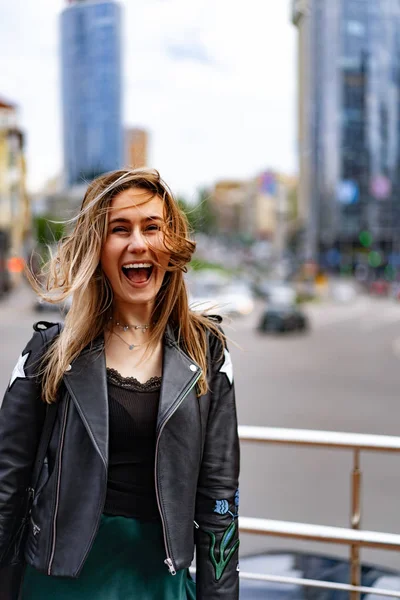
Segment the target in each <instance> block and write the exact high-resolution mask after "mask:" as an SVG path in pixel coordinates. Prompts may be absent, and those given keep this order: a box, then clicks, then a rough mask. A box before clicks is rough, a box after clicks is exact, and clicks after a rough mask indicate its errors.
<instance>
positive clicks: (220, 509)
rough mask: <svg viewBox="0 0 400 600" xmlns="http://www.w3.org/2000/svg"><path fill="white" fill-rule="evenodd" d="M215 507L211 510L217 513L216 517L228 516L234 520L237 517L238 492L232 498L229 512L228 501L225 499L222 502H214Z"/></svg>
mask: <svg viewBox="0 0 400 600" xmlns="http://www.w3.org/2000/svg"><path fill="white" fill-rule="evenodd" d="M214 502H215V505H214V508H213V512H215V513H217V515H226V514H229V515H231V517H233V518H234V519H236V518H237V517H238V516H239V490H237V491H236V493H235V498H234V507H233V508H232V510H230V505H229V501H228V500H226V499H223V500H215V501H214Z"/></svg>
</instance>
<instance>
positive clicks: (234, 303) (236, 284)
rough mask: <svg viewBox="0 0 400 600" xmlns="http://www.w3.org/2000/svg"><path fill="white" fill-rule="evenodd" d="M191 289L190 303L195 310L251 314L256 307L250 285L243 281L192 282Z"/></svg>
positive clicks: (228, 313)
mask: <svg viewBox="0 0 400 600" xmlns="http://www.w3.org/2000/svg"><path fill="white" fill-rule="evenodd" d="M189 291H190V293H189V304H190V307H191V309H192V310H195V311H199V312H210V311H212V312H214V313H218V314H221V315H229V316H244V315H249V314H250V313H251V312H252V311H253V309H254V300H253V295H252V293H251V290H250V287H249V285H247V284H246V283H244V282H241V281H233V282H230V283H227V282H226V281H219V280H209V281H198V282H192V284H191V286H190V287H189Z"/></svg>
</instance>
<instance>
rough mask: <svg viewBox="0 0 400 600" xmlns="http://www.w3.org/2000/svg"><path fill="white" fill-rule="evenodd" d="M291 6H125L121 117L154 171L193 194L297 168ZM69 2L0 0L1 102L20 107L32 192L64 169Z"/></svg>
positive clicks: (181, 0) (259, 0)
mask: <svg viewBox="0 0 400 600" xmlns="http://www.w3.org/2000/svg"><path fill="white" fill-rule="evenodd" d="M289 3H290V2H289V0H284V1H282V0H281V1H280V2H276V0H247V1H246V2H243V1H239V0H191V2H190V3H188V2H187V0H136V1H135V2H133V1H132V0H125V1H122V2H121V4H122V5H123V7H124V31H123V46H124V115H125V122H126V123H127V124H129V125H142V126H146V127H148V128H149V130H150V132H151V166H154V167H156V168H158V169H159V170H160V171H161V173H162V175H163V177H164V178H165V179H166V181H167V182H168V183H170V185H171V187H172V188H173V189H174V190H176V191H179V192H182V191H183V192H186V193H187V194H189V195H190V194H193V193H194V190H195V189H196V187H198V186H200V185H202V184H207V183H211V182H213V181H214V180H216V179H218V178H222V177H235V176H237V177H248V176H252V175H254V174H255V173H257V171H259V170H261V169H263V168H265V167H275V168H279V169H282V170H285V171H293V170H294V169H295V162H296V161H295V154H296V153H295V139H296V131H295V114H296V98H295V94H296V90H295V49H296V46H295V44H296V34H295V31H294V28H293V26H292V25H291V23H290V10H289ZM64 5H65V2H64V1H63V0H35V2H27V1H26V0H13V2H12V3H10V2H9V0H0V14H1V15H2V18H1V23H0V96H1V95H4V96H6V97H9V98H10V99H12V100H14V101H15V102H17V103H18V104H19V106H20V114H21V122H22V125H23V127H24V129H25V131H26V133H27V140H28V145H27V154H28V169H29V183H30V187H31V188H37V187H38V186H40V185H41V184H43V183H44V181H45V180H46V179H47V178H48V177H51V176H53V175H54V174H55V173H57V172H59V171H60V170H61V168H62V133H61V118H60V97H59V61H58V15H59V13H60V11H61V10H62V7H63V6H64Z"/></svg>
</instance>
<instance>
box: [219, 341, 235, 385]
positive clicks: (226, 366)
mask: <svg viewBox="0 0 400 600" xmlns="http://www.w3.org/2000/svg"><path fill="white" fill-rule="evenodd" d="M224 357H225V360H224V363H223V365H222V367H221V368H220V370H219V372H220V373H225V375H226V376H227V378H228V381H229V383H230V384H231V385H232V382H233V365H232V359H231V355H230V354H229V352H228V350H227V349H226V348H225V350H224Z"/></svg>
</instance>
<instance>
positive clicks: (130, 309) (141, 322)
mask: <svg viewBox="0 0 400 600" xmlns="http://www.w3.org/2000/svg"><path fill="white" fill-rule="evenodd" d="M152 312H153V311H152V307H151V306H149V305H134V304H116V305H115V306H114V310H113V315H112V319H113V321H114V322H118V323H119V324H120V325H122V326H129V327H132V328H134V327H138V328H142V327H147V328H148V327H149V326H150V325H151V315H152Z"/></svg>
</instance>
